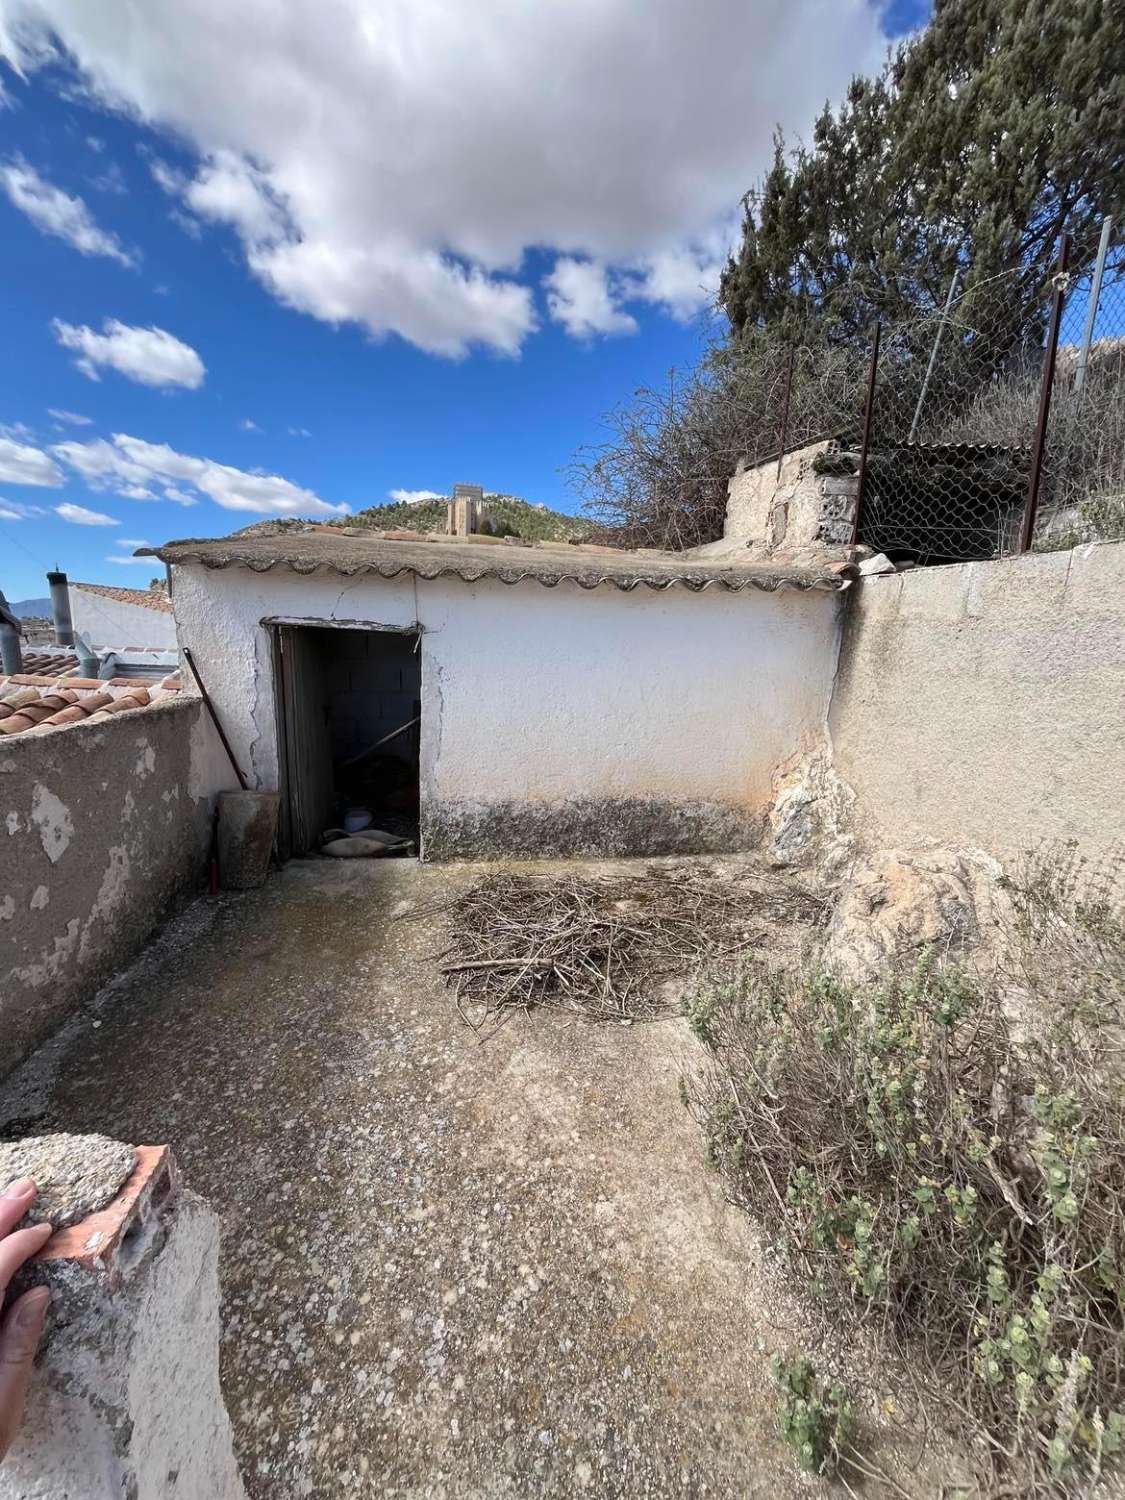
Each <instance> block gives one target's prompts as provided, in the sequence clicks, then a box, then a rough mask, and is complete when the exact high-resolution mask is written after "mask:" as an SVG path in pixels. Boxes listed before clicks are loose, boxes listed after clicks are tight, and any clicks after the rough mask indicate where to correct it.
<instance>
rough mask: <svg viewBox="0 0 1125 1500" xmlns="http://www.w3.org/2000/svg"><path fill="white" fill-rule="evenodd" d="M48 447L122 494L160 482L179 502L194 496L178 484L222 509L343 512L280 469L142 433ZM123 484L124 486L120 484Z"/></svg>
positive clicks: (98, 485)
mask: <svg viewBox="0 0 1125 1500" xmlns="http://www.w3.org/2000/svg"><path fill="white" fill-rule="evenodd" d="M51 452H52V453H53V454H54V455H55V457H56V458H58V459H60V460H61V462H63V463H64V464H66V465H67V467H68V468H71V469H73V470H74V471H75V472H76V473H78V474H81V475H82V477H83V478H84V479H85V480H86V483H87V484H88V485H90V486H91V488H93V489H102V490H115V491H116V492H117V493H118V494H123V493H124V494H127V493H128V492H129V491H128V488H127V487H129V486H143V487H145V488H148V486H149V485H151V484H153V483H159V482H160V481H164V480H170V481H173V483H172V484H171V485H162V488H163V490H164V495H165V497H166V498H167V499H169V500H176V501H178V503H179V504H181V505H185V504H186V505H190V504H192V503H193V501H194V496H192V495H190V494H189V493H188V492H187V491H185V490H184V489H182V488H181V486H182V485H184V484H189V485H191V486H193V487H194V488H195V489H196V490H198V491H199V492H200V494H203V495H206V496H207V497H208V498H209V499H211V500H214V502H215V504H216V505H221V506H222V507H223V508H224V509H225V510H242V511H253V512H255V513H256V514H258V515H275V516H312V515H346V514H347V512H348V506H347V505H344V504H341V505H330V504H329V503H328V502H327V501H325V500H322V499H321V498H320V496H319V495H317V494H315V493H314V492H313V491H312V490H308V489H304V488H302V486H300V485H296V484H293V483H292V481H291V480H288V479H283V478H282V477H281V476H280V475H279V474H266V473H263V472H261V471H255V472H253V473H251V472H248V471H247V470H245V469H236V468H235V467H234V466H233V465H231V464H221V463H217V462H216V461H215V460H214V459H211V458H195V457H193V456H191V455H190V454H187V453H178V452H177V451H176V450H175V449H174V448H171V447H169V446H168V444H167V443H149V442H146V441H145V439H144V438H137V437H130V436H129V435H128V434H127V433H121V432H116V433H114V435H113V441H112V442H111V443H110V442H107V441H106V440H105V438H95V439H94V440H93V441H92V442H89V443H75V442H69V443H56V444H55V446H54V447H53V448H52V450H51ZM123 486H125V487H126V488H125V489H123V488H122V487H123Z"/></svg>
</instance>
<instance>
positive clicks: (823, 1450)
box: [770, 1354, 852, 1474]
mask: <svg viewBox="0 0 1125 1500" xmlns="http://www.w3.org/2000/svg"><path fill="white" fill-rule="evenodd" d="M770 1370H771V1372H772V1374H773V1378H774V1380H775V1381H776V1382H777V1385H778V1389H779V1391H780V1393H781V1395H780V1399H779V1401H778V1412H777V1421H778V1427H779V1429H780V1431H781V1436H782V1440H783V1441H784V1442H785V1443H787V1444H788V1445H789V1447H790V1448H791V1449H792V1450H793V1456H794V1457H795V1458H796V1460H797V1463H798V1464H799V1466H800V1467H801V1468H802V1469H804V1471H805V1473H806V1474H827V1473H828V1472H829V1471H830V1470H832V1469H834V1468H835V1467H836V1465H837V1463H838V1462H839V1458H840V1452H841V1449H842V1448H843V1447H844V1446H845V1444H846V1443H847V1442H848V1440H849V1438H850V1437H851V1432H852V1405H851V1402H850V1400H849V1399H848V1394H847V1391H846V1390H845V1389H844V1387H843V1385H841V1383H840V1382H839V1381H838V1380H836V1381H833V1382H832V1383H831V1384H830V1385H826V1384H825V1383H824V1381H822V1380H819V1379H818V1378H817V1374H816V1370H815V1368H814V1366H813V1364H812V1362H811V1360H809V1359H808V1358H807V1357H806V1356H805V1355H801V1356H800V1358H798V1359H795V1360H792V1361H788V1360H784V1359H782V1357H781V1355H780V1354H775V1355H774V1356H773V1358H772V1359H771V1360H770Z"/></svg>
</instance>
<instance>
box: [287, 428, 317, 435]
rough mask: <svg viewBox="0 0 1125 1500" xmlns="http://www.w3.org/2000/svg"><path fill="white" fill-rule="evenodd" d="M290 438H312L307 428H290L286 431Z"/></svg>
mask: <svg viewBox="0 0 1125 1500" xmlns="http://www.w3.org/2000/svg"><path fill="white" fill-rule="evenodd" d="M287 431H288V433H289V436H290V437H312V433H311V432H310V431H309V429H308V428H307V427H290V428H288V429H287Z"/></svg>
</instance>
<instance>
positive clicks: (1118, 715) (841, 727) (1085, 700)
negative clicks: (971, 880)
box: [829, 542, 1125, 859]
mask: <svg viewBox="0 0 1125 1500" xmlns="http://www.w3.org/2000/svg"><path fill="white" fill-rule="evenodd" d="M829 728H830V731H831V737H832V743H833V747H834V759H835V767H836V770H837V772H838V773H839V775H840V776H841V777H842V778H843V779H844V781H845V782H847V783H848V785H849V786H850V787H851V788H852V789H853V790H854V792H855V794H856V801H855V809H854V821H855V827H856V831H857V832H858V833H859V834H860V836H861V838H862V839H863V841H864V842H865V843H867V844H868V845H870V846H877V845H880V844H882V845H884V846H885V845H897V844H903V843H917V842H925V841H927V840H933V841H936V842H938V843H941V844H948V845H953V846H959V847H973V846H975V847H980V848H984V849H986V850H988V851H989V852H990V853H992V854H995V855H997V856H998V857H1000V858H1004V857H1005V856H1009V857H1011V856H1017V855H1019V854H1021V853H1023V852H1025V851H1027V850H1030V849H1033V848H1035V847H1037V846H1039V845H1041V844H1043V843H1050V842H1053V841H1056V840H1070V839H1073V840H1075V841H1076V843H1077V844H1078V846H1079V848H1080V849H1081V850H1083V851H1085V852H1086V853H1088V854H1089V855H1090V856H1092V857H1093V858H1095V859H1100V858H1104V857H1106V856H1107V855H1110V854H1111V853H1112V851H1113V849H1114V848H1115V847H1118V846H1121V845H1122V843H1123V841H1125V543H1123V542H1105V543H1099V544H1093V545H1089V546H1083V547H1078V548H1076V549H1074V550H1073V551H1067V552H1052V553H1044V554H1034V553H1031V554H1028V555H1027V556H1025V557H1019V558H1009V559H1004V560H1001V561H996V562H974V563H963V564H960V565H957V566H952V567H943V568H921V569H917V570H915V571H912V572H908V573H901V574H891V575H888V576H886V577H875V578H867V579H864V580H862V581H861V582H860V583H859V584H858V585H857V586H856V587H855V588H854V589H853V590H852V591H851V598H850V600H849V606H848V611H847V617H846V622H845V628H844V635H843V641H842V645H841V653H840V668H839V673H838V677H837V682H836V687H835V690H834V693H833V697H832V704H831V709H830V714H829Z"/></svg>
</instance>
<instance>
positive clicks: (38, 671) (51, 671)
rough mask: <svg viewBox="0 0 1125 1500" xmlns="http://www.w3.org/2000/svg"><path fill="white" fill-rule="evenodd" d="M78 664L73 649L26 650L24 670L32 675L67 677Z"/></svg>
mask: <svg viewBox="0 0 1125 1500" xmlns="http://www.w3.org/2000/svg"><path fill="white" fill-rule="evenodd" d="M77 666H78V658H77V656H75V654H74V652H73V651H25V652H24V653H23V670H24V673H25V674H26V675H29V676H32V677H65V676H66V675H67V674H68V673H69V672H73V671H74V670H75V669H76V668H77Z"/></svg>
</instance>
